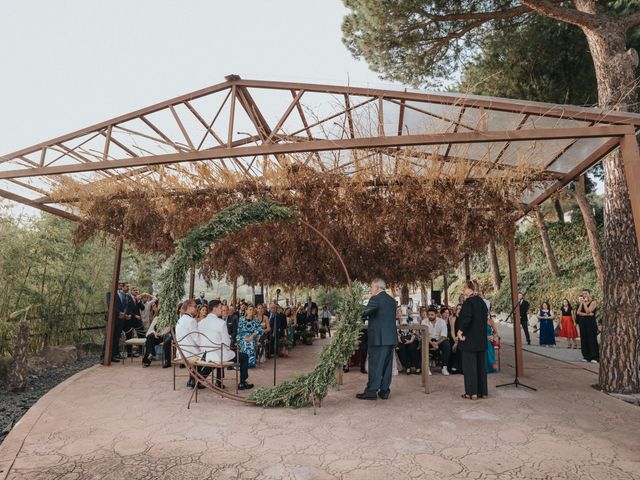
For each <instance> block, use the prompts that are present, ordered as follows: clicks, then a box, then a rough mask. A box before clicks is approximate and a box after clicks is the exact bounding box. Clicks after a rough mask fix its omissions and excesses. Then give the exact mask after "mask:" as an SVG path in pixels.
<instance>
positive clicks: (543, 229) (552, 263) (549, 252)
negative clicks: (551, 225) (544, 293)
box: [534, 207, 560, 277]
mask: <svg viewBox="0 0 640 480" xmlns="http://www.w3.org/2000/svg"><path fill="white" fill-rule="evenodd" d="M534 212H535V218H536V227H537V228H538V232H539V233H540V238H542V246H543V247H544V254H545V256H546V257H547V262H548V263H549V268H550V269H551V273H553V275H554V276H556V277H559V276H560V270H559V269H558V262H556V256H555V254H554V253H553V247H552V246H551V239H550V238H549V232H548V231H547V226H546V225H545V224H544V217H543V216H542V211H540V208H539V207H535V209H534Z"/></svg>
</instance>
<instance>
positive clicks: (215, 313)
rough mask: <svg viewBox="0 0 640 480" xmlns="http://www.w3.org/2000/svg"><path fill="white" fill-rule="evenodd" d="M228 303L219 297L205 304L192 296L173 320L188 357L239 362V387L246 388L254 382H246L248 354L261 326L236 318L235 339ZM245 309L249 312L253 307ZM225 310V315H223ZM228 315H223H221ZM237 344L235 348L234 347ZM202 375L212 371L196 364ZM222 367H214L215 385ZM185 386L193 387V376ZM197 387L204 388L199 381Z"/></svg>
mask: <svg viewBox="0 0 640 480" xmlns="http://www.w3.org/2000/svg"><path fill="white" fill-rule="evenodd" d="M228 308H229V307H228V306H227V305H223V304H222V302H221V301H220V300H218V299H215V300H211V301H209V303H208V305H207V306H206V307H205V306H204V305H201V306H197V305H196V301H195V300H185V301H184V302H183V304H182V306H181V316H180V318H179V319H178V322H177V323H176V327H175V331H176V337H177V340H176V341H177V343H178V345H179V346H180V349H181V350H182V354H183V355H184V356H185V357H187V358H189V359H202V360H208V361H211V362H219V361H223V362H229V361H234V362H236V363H238V364H239V366H240V383H239V384H238V389H239V390H248V389H251V388H253V385H252V384H250V383H248V382H247V380H248V378H249V355H250V353H251V349H252V347H253V345H254V343H255V340H256V339H257V337H258V336H259V335H261V334H262V329H261V327H260V326H259V324H257V322H256V320H255V319H252V318H247V316H242V317H240V318H239V319H238V320H237V334H236V336H235V342H234V341H233V340H232V338H231V335H230V334H229V324H231V326H232V331H233V328H234V326H235V325H234V323H235V319H234V318H229V315H228ZM248 310H249V311H248V312H246V313H247V314H250V313H251V312H252V310H253V307H251V308H250V309H248ZM225 313H226V314H227V315H225ZM225 316H226V317H227V318H223V317H225ZM236 345H237V347H238V348H235V347H236ZM199 372H200V374H201V375H202V376H203V377H205V378H206V377H208V376H209V374H211V372H212V370H211V368H208V367H204V368H200V367H199ZM222 373H223V372H222V369H217V378H216V381H215V383H216V385H217V386H220V387H224V386H223V385H222V383H221V378H222ZM187 386H189V387H191V388H193V387H194V386H195V380H194V379H193V378H190V379H189V381H188V382H187ZM198 388H203V386H202V385H198Z"/></svg>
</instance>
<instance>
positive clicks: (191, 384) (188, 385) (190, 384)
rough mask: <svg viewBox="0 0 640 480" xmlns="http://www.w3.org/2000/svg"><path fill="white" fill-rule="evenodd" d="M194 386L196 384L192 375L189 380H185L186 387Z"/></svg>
mask: <svg viewBox="0 0 640 480" xmlns="http://www.w3.org/2000/svg"><path fill="white" fill-rule="evenodd" d="M195 386H196V381H195V379H194V378H193V377H191V378H190V379H189V381H188V382H187V387H189V388H193V387H195Z"/></svg>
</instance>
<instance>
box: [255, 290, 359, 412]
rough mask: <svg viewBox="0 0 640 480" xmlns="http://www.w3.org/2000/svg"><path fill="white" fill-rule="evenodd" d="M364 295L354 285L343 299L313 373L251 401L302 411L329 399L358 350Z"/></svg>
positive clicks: (263, 390)
mask: <svg viewBox="0 0 640 480" xmlns="http://www.w3.org/2000/svg"><path fill="white" fill-rule="evenodd" d="M363 291H364V288H363V286H362V285H361V284H355V285H354V287H353V291H352V292H351V294H346V295H343V296H342V298H341V301H340V305H339V307H338V314H339V317H340V323H339V325H338V328H337V330H336V331H335V332H333V336H332V338H331V343H329V345H327V346H326V347H325V348H324V350H322V354H320V361H319V362H318V364H317V365H316V366H315V368H314V369H313V371H312V372H311V373H307V374H303V375H298V376H297V377H295V378H293V379H292V380H288V381H286V382H283V383H282V384H280V385H278V386H276V387H273V388H261V389H258V390H256V391H255V392H254V393H253V394H252V395H251V396H250V397H249V398H250V399H251V400H255V401H256V404H257V405H259V406H262V407H290V408H300V407H306V406H308V405H309V404H310V403H311V401H312V400H314V399H315V400H321V399H323V398H324V397H326V396H327V393H328V392H329V388H331V387H333V386H335V385H336V381H337V379H336V371H337V370H338V369H342V368H343V367H344V366H345V365H347V362H348V361H349V357H351V355H352V354H353V352H354V350H355V348H356V345H357V343H356V342H357V340H358V334H359V332H360V329H361V328H362V321H361V318H362V295H363Z"/></svg>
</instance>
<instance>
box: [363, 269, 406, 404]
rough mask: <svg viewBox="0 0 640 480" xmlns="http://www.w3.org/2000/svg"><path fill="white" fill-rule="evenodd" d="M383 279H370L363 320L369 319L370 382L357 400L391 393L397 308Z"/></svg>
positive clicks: (385, 396) (386, 397)
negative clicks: (369, 292)
mask: <svg viewBox="0 0 640 480" xmlns="http://www.w3.org/2000/svg"><path fill="white" fill-rule="evenodd" d="M385 288H386V285H385V283H384V280H382V279H380V278H376V279H375V280H374V281H373V282H371V294H372V295H371V298H370V299H369V303H367V306H366V307H365V309H364V313H363V319H365V318H367V319H368V322H369V324H368V326H369V328H368V330H369V332H368V344H369V348H368V350H369V351H368V353H369V381H368V383H367V386H366V388H365V390H364V392H363V393H358V394H357V395H356V398H358V399H360V400H375V399H376V398H377V397H378V396H379V397H380V398H381V399H383V400H386V399H388V398H389V394H390V392H391V390H390V388H389V387H390V386H391V374H392V369H393V351H394V349H395V347H396V344H397V343H398V329H397V328H396V308H397V304H396V301H395V300H394V298H393V297H392V296H391V295H389V294H388V293H387V292H386V291H385Z"/></svg>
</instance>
